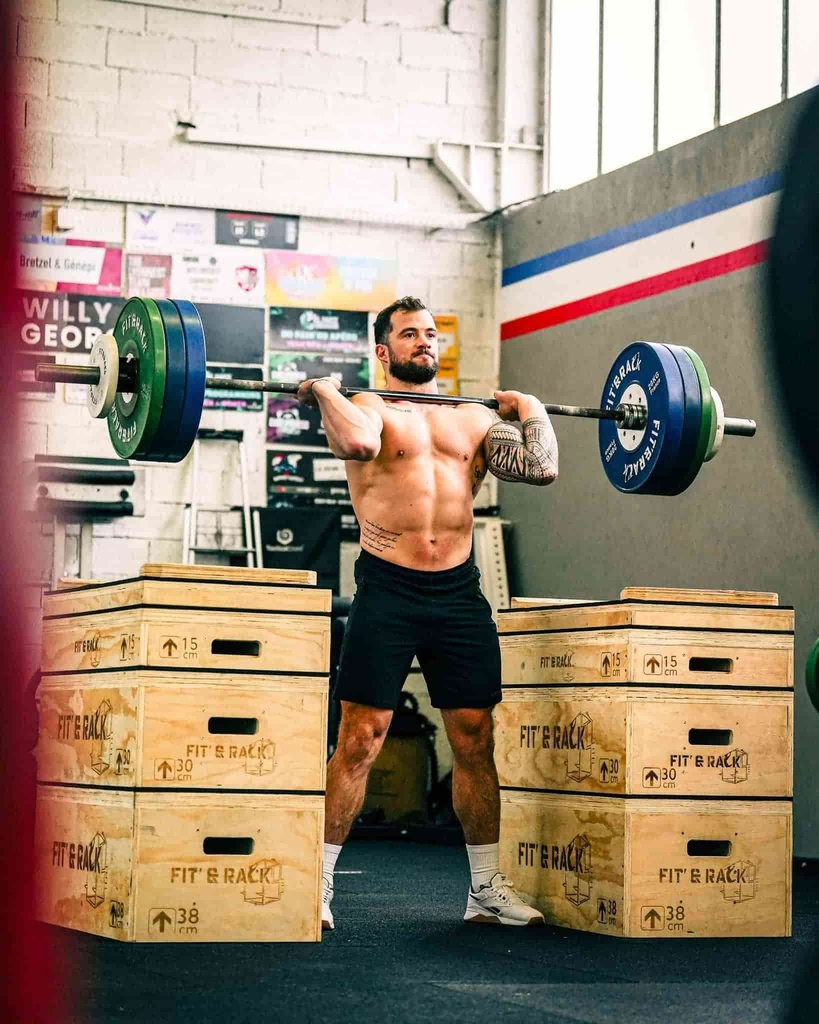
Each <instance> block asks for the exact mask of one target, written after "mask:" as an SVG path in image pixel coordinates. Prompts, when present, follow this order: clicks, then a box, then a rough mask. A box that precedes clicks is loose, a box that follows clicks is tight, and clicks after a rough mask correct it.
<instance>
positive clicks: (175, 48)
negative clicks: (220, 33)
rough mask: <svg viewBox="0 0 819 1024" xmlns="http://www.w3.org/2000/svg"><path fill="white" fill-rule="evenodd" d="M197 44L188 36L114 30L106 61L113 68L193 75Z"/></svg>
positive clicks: (109, 36) (109, 40)
mask: <svg viewBox="0 0 819 1024" xmlns="http://www.w3.org/2000/svg"><path fill="white" fill-rule="evenodd" d="M193 56H194V44H193V42H192V41H190V40H188V39H169V38H166V37H165V36H154V35H152V36H145V35H134V34H133V33H131V32H127V33H126V32H111V33H109V35H108V51H107V60H106V63H107V64H108V66H109V67H111V68H134V69H137V70H141V71H166V72H173V73H174V74H177V75H192V74H193Z"/></svg>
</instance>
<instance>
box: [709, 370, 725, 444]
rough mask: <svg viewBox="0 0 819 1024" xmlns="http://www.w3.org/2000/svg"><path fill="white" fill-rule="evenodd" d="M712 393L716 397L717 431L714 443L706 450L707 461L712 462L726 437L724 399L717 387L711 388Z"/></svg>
mask: <svg viewBox="0 0 819 1024" xmlns="http://www.w3.org/2000/svg"><path fill="white" fill-rule="evenodd" d="M711 395H712V397H713V399H714V412H715V413H716V417H717V432H716V433H715V434H714V443H713V444H712V445H711V447H710V448H709V449H708V451H707V452H706V455H705V461H706V462H710V461H711V459H713V457H714V456H715V455H716V454H717V452H718V451H719V450H720V448H722V441H723V438H724V437H725V408H724V406H723V404H722V399H721V398H720V397H719V392H718V391H717V390H716V389H715V388H711Z"/></svg>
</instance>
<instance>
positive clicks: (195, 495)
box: [182, 428, 262, 568]
mask: <svg viewBox="0 0 819 1024" xmlns="http://www.w3.org/2000/svg"><path fill="white" fill-rule="evenodd" d="M203 443H204V444H207V445H212V444H220V445H222V446H229V445H233V444H235V445H236V447H237V452H238V458H239V480H240V484H241V505H240V508H239V511H240V512H241V524H242V530H241V534H242V535H241V543H240V544H238V545H234V544H231V545H224V544H222V543H221V531H216V532H215V534H214V538H215V543H211V544H203V543H200V536H201V533H202V529H201V522H200V513H202V512H211V513H217V514H226V513H230V512H231V511H232V510H233V509H232V507H231V506H230V505H207V504H205V503H204V501H203V498H204V495H203V494H202V486H201V479H200V470H201V445H202V444H203ZM191 458H192V465H191V484H190V496H189V500H188V501H187V503H186V504H185V513H184V525H183V535H182V561H183V562H184V564H185V565H193V564H195V563H196V562H197V561H201V560H205V559H206V560H208V561H210V560H212V559H214V558H215V559H224V558H234V557H237V556H238V557H241V558H244V563H245V565H247V566H251V567H256V568H258V567H259V566H261V565H262V552H261V541H260V537H259V530H258V528H257V521H256V520H255V519H254V517H253V516H252V515H251V508H250V499H249V496H248V482H247V458H246V454H245V441H244V431H243V430H214V429H208V428H202V429H200V430H199V431H198V432H197V435H196V440H195V441H194V443H193V449H192V452H191ZM197 556H202V557H201V558H198V557H197Z"/></svg>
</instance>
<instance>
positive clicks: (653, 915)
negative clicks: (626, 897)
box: [643, 907, 661, 928]
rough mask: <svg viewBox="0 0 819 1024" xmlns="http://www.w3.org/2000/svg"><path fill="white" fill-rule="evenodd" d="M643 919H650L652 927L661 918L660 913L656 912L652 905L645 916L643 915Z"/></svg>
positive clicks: (654, 926) (655, 925)
mask: <svg viewBox="0 0 819 1024" xmlns="http://www.w3.org/2000/svg"><path fill="white" fill-rule="evenodd" d="M643 920H645V921H650V922H651V927H652V928H656V927H657V922H658V921H660V920H661V918H660V915H659V914H658V913H657V911H656V910H655V909H654V907H652V908H651V910H649V912H648V913H647V914H646V916H645V918H644V919H643Z"/></svg>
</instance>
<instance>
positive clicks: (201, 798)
mask: <svg viewBox="0 0 819 1024" xmlns="http://www.w3.org/2000/svg"><path fill="white" fill-rule="evenodd" d="M323 830H324V799H323V797H321V796H306V795H305V796H293V795H281V794H274V793H267V794H259V793H252V794H250V793H248V794H241V793H208V794H203V793H180V792H176V793H147V792H139V791H133V790H132V791H112V790H103V789H87V788H70V787H60V786H54V787H52V786H42V785H41V786H39V787H38V796H37V825H36V839H35V895H36V915H37V918H38V919H39V920H41V921H44V922H46V923H48V924H56V925H61V926H63V927H65V928H74V929H77V930H79V931H84V932H92V933H94V934H96V935H103V936H107V937H109V938H113V939H119V940H121V941H125V942H318V941H320V940H321V858H322V849H323V847H322V840H323Z"/></svg>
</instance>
